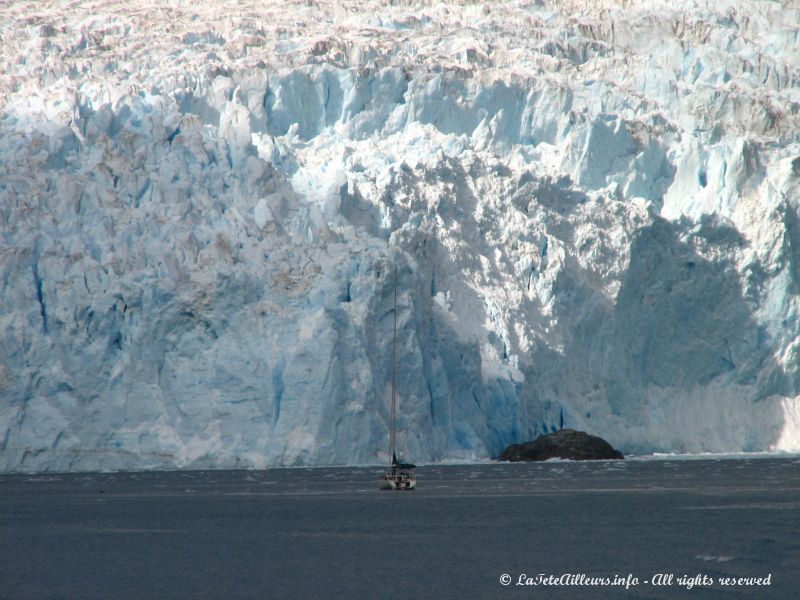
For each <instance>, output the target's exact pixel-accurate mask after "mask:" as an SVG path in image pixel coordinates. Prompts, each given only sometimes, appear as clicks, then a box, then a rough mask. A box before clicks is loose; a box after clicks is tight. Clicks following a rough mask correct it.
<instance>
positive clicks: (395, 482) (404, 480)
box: [381, 473, 417, 490]
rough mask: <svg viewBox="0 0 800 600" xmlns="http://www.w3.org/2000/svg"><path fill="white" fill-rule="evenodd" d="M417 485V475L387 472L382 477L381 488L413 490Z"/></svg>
mask: <svg viewBox="0 0 800 600" xmlns="http://www.w3.org/2000/svg"><path fill="white" fill-rule="evenodd" d="M416 487H417V479H416V477H409V476H407V475H391V474H388V473H387V474H386V475H384V476H383V477H381V488H382V489H385V490H413V489H414V488H416Z"/></svg>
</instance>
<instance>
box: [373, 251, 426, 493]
mask: <svg viewBox="0 0 800 600" xmlns="http://www.w3.org/2000/svg"><path fill="white" fill-rule="evenodd" d="M396 413H397V267H395V268H394V332H393V335H392V413H391V425H392V426H391V433H390V436H389V454H390V455H391V457H392V462H391V464H390V465H389V469H388V470H387V471H386V472H385V473H384V474H383V475H382V476H381V487H382V488H383V489H387V490H413V489H414V488H415V487H417V476H416V474H415V472H414V470H415V469H416V465H412V464H410V463H402V462H400V461H398V460H397V454H396V447H395V438H396V437H397V432H396V423H397V418H396Z"/></svg>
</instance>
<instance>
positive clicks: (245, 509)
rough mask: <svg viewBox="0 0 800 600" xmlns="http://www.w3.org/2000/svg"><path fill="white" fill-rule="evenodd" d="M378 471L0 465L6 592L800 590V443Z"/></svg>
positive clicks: (661, 593)
mask: <svg viewBox="0 0 800 600" xmlns="http://www.w3.org/2000/svg"><path fill="white" fill-rule="evenodd" d="M380 473H381V469H375V468H336V469H276V470H270V471H193V472H170V473H164V472H160V473H152V472H151V473H119V474H71V475H35V476H34V475H6V476H0V598H12V599H16V598H35V599H43V598H103V599H108V598H136V599H140V598H159V599H161V598H291V599H305V598H409V597H411V598H787V599H788V598H798V597H800V573H798V571H800V569H798V567H799V566H800V459H797V458H783V459H766V458H759V459H749V460H747V459H736V460H733V459H728V460H659V461H624V462H623V461H618V462H617V461H612V462H595V463H570V462H558V463H544V464H542V463H539V464H492V465H488V464H487V465H477V466H431V467H421V468H419V469H418V478H419V483H418V485H419V488H418V489H417V490H416V491H413V492H385V491H379V490H378V489H377V481H376V478H377V477H378V476H379V474H380ZM503 574H508V575H509V576H510V577H511V584H510V585H508V586H503V585H501V583H500V577H501V575H503ZM523 574H524V575H527V576H529V577H532V578H534V580H535V578H536V577H537V576H538V575H539V574H543V575H553V576H554V577H557V578H560V577H561V576H562V575H564V574H571V575H574V576H576V577H579V576H581V575H582V574H583V575H585V576H586V577H587V578H588V577H608V578H609V579H612V580H613V578H614V577H615V576H619V578H621V579H627V578H628V577H629V576H630V577H631V578H637V579H638V585H631V587H629V588H628V589H626V588H625V587H624V586H621V587H620V586H618V587H613V586H599V585H583V586H558V587H556V586H548V587H545V586H541V585H539V586H518V585H516V583H517V582H518V581H519V578H520V576H521V575H523ZM658 574H665V577H662V578H661V582H662V583H668V582H669V580H668V579H666V576H668V575H670V574H671V575H672V576H673V579H672V581H671V582H669V583H670V585H661V586H655V585H653V583H654V582H658V581H659V578H658V577H657V575H658ZM683 576H690V577H691V578H693V579H694V578H696V577H697V576H706V577H708V578H710V579H711V580H713V584H712V585H705V586H695V587H693V588H692V589H687V585H688V582H686V581H684V584H683V585H681V584H680V583H679V581H683V580H681V579H679V578H682V577H683ZM767 576H769V577H770V580H769V581H770V585H769V586H761V587H755V586H745V585H725V586H723V585H720V583H719V578H721V577H734V578H738V577H746V578H759V577H762V578H763V577H767ZM707 581H708V580H707ZM646 582H647V583H646Z"/></svg>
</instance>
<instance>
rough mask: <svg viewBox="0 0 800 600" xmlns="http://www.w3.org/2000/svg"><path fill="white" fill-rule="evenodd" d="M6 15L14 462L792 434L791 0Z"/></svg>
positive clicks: (693, 444) (3, 453)
mask: <svg viewBox="0 0 800 600" xmlns="http://www.w3.org/2000/svg"><path fill="white" fill-rule="evenodd" d="M0 23H2V25H0V34H2V42H0V64H2V69H0V236H1V237H0V468H2V469H4V470H18V469H31V470H44V469H95V468H141V467H153V466H160V467H173V466H178V467H183V466H218V467H222V466H263V465H281V464H283V465H290V464H347V463H350V464H353V463H375V462H378V461H382V460H385V458H386V456H385V453H386V450H387V448H386V446H387V440H388V432H387V426H388V422H389V419H388V391H389V382H390V378H391V373H390V364H391V362H390V361H391V331H392V314H393V313H392V294H393V285H394V284H393V271H394V268H395V267H396V268H397V285H398V294H399V300H398V304H399V306H398V312H399V335H398V365H399V369H398V395H399V398H400V416H399V423H400V429H401V431H400V432H399V436H398V437H399V446H400V450H401V453H402V455H403V456H404V457H407V458H409V459H412V460H415V461H421V462H422V461H438V460H471V459H479V458H483V457H487V456H496V455H497V454H498V453H499V452H500V451H501V450H502V449H503V448H504V447H505V445H507V444H509V443H511V442H520V441H523V440H527V439H531V438H533V437H535V436H536V435H537V434H539V433H542V432H546V431H551V430H553V429H554V428H558V427H560V426H562V425H563V426H565V427H572V428H576V429H582V430H586V431H589V432H591V433H594V434H598V435H601V436H603V437H605V438H606V439H608V440H609V441H610V442H611V443H612V444H613V445H614V446H615V447H618V448H620V449H621V450H622V451H623V452H625V453H626V454H629V453H640V452H653V451H666V452H696V451H712V452H717V451H761V450H798V449H800V400H798V395H799V394H800V372H799V371H798V358H799V357H798V352H800V346H799V345H798V333H800V321H799V320H798V317H799V315H798V307H799V304H798V298H800V296H798V292H799V291H800V212H799V211H800V193H799V192H798V184H800V116H798V115H799V114H800V111H798V108H800V88H799V84H800V66H798V65H800V28H799V27H798V23H800V11H798V9H797V8H792V7H791V6H790V3H786V2H784V3H778V2H744V3H742V2H727V3H726V2H722V3H720V2H703V1H701V0H698V1H697V2H685V3H683V6H680V7H677V8H676V7H675V6H674V3H671V2H661V1H659V2H655V3H654V2H638V1H633V2H625V3H621V4H620V3H617V2H612V1H611V0H598V1H595V2H555V1H546V0H540V1H538V2H527V1H516V2H502V3H492V2H486V3H471V2H463V3H454V4H440V3H430V2H417V3H414V4H413V5H411V4H408V3H379V2H377V1H367V0H364V1H361V2H348V3H342V4H338V3H337V6H335V7H332V6H330V5H329V4H328V3H316V2H303V3H299V2H257V3H241V2H222V1H217V2H205V3H198V4H197V5H196V6H191V5H185V6H182V7H175V6H170V7H166V6H164V5H161V4H158V3H150V4H147V3H145V4H141V3H137V4H136V5H135V8H134V7H133V5H130V6H129V5H127V4H123V3H118V2H112V1H110V0H108V1H103V2H95V3H91V4H85V5H71V6H68V7H65V6H64V5H62V4H60V3H55V2H46V3H41V2H37V3H33V2H16V3H7V4H5V5H3V6H2V7H0Z"/></svg>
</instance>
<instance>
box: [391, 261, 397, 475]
mask: <svg viewBox="0 0 800 600" xmlns="http://www.w3.org/2000/svg"><path fill="white" fill-rule="evenodd" d="M396 388H397V265H395V266H394V331H393V332H392V433H391V437H390V446H391V453H392V465H394V464H395V463H396V462H397V458H396V456H395V446H394V444H395V440H394V438H395V432H394V430H395V411H396V410H397V390H396Z"/></svg>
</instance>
